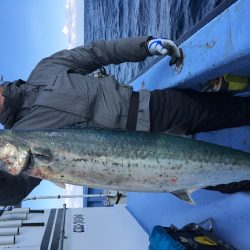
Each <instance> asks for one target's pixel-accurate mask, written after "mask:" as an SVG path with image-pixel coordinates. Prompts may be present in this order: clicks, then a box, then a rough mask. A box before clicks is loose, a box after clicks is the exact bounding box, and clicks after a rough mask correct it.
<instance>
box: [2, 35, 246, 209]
mask: <svg viewBox="0 0 250 250" xmlns="http://www.w3.org/2000/svg"><path fill="white" fill-rule="evenodd" d="M154 55H159V56H160V55H168V56H170V57H171V61H170V64H175V63H177V62H178V60H179V59H180V58H181V53H180V50H179V48H178V47H177V46H176V45H175V43H174V42H173V41H171V40H168V39H162V38H153V37H136V38H126V39H119V40H114V41H96V42H93V43H92V44H90V45H89V46H79V47H76V48H74V49H71V50H63V51H59V52H57V53H55V54H53V55H52V56H49V57H47V58H44V59H43V60H41V61H40V62H39V63H38V65H37V66H36V67H35V68H34V70H33V71H32V72H31V74H30V76H29V78H28V79H27V81H23V80H17V81H15V82H4V83H3V84H2V86H1V88H0V112H1V113H0V122H1V123H2V124H3V125H4V127H5V128H6V129H12V130H34V129H35V130H42V129H59V128H72V127H73V128H82V127H88V126H91V127H98V128H99V127H101V128H104V129H112V130H131V131H134V130H135V131H151V132H164V131H169V132H172V133H182V134H186V135H188V134H194V133H197V132H206V131H212V130H218V129H223V128H230V127H238V126H243V125H249V124H250V100H249V98H240V97H235V96H232V95H227V94H222V93H205V92H204V93H200V92H196V91H194V90H180V89H174V88H172V89H164V90H154V91H151V92H150V91H148V90H145V89H142V90H140V91H139V92H136V91H133V89H132V87H130V86H128V85H124V84H121V83H118V82H117V80H116V79H115V78H114V77H113V76H106V77H102V78H96V77H94V76H92V75H90V73H92V72H93V71H95V70H97V69H99V68H101V67H102V66H106V65H108V64H120V63H124V62H140V61H143V60H145V59H146V58H147V57H148V56H154ZM66 160H67V159H66ZM40 181H41V180H40V179H37V178H33V177H29V176H28V175H26V174H25V173H22V174H20V175H17V176H12V175H9V174H7V173H5V172H3V171H1V172H0V205H13V204H15V203H17V202H20V201H21V200H22V199H23V198H24V197H26V196H27V195H28V194H29V193H30V192H31V190H32V189H33V188H35V187H36V186H37V185H38V184H39V183H40ZM245 187H246V188H245ZM211 189H215V190H217V189H218V190H221V191H224V192H231V191H232V192H233V191H237V190H239V191H240V190H244V189H246V190H248V182H241V183H240V184H232V185H231V186H219V187H217V188H216V187H215V188H211ZM249 190H250V188H249Z"/></svg>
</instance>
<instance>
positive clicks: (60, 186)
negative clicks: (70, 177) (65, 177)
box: [51, 181, 66, 189]
mask: <svg viewBox="0 0 250 250" xmlns="http://www.w3.org/2000/svg"><path fill="white" fill-rule="evenodd" d="M51 183H53V184H54V185H56V186H57V187H59V188H63V189H66V185H65V183H63V182H59V181H51Z"/></svg>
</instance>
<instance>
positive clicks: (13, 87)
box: [0, 79, 25, 129]
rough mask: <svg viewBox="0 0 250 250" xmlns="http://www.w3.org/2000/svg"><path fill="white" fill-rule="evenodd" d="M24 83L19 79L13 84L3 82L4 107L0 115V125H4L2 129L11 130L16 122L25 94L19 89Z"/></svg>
mask: <svg viewBox="0 0 250 250" xmlns="http://www.w3.org/2000/svg"><path fill="white" fill-rule="evenodd" d="M24 83H25V81H23V80H21V79H19V80H17V81H14V82H7V81H5V82H4V83H3V84H2V85H1V86H3V94H2V95H3V96H4V107H3V111H2V112H1V113H0V123H2V124H3V125H4V128H7V129H9V128H11V127H12V126H13V125H14V123H15V122H16V120H17V115H18V112H19V110H20V107H21V106H22V102H23V97H24V94H25V93H24V91H23V90H22V88H21V85H22V84H24Z"/></svg>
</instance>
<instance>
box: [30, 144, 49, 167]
mask: <svg viewBox="0 0 250 250" xmlns="http://www.w3.org/2000/svg"><path fill="white" fill-rule="evenodd" d="M31 154H32V156H33V157H34V158H36V160H39V161H40V162H44V163H49V162H50V160H51V158H52V153H51V151H50V150H49V149H47V148H39V147H37V148H32V149H31Z"/></svg>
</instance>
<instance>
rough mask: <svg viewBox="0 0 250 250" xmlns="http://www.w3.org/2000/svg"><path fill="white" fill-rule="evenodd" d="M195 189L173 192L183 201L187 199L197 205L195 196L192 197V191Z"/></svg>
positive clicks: (187, 201) (191, 203)
mask: <svg viewBox="0 0 250 250" xmlns="http://www.w3.org/2000/svg"><path fill="white" fill-rule="evenodd" d="M192 191H193V190H180V191H175V192H171V193H172V194H173V195H174V196H176V197H178V198H179V199H181V200H182V201H185V202H186V203H188V204H190V205H196V203H195V202H194V200H193V198H192V197H191V193H192Z"/></svg>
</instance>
